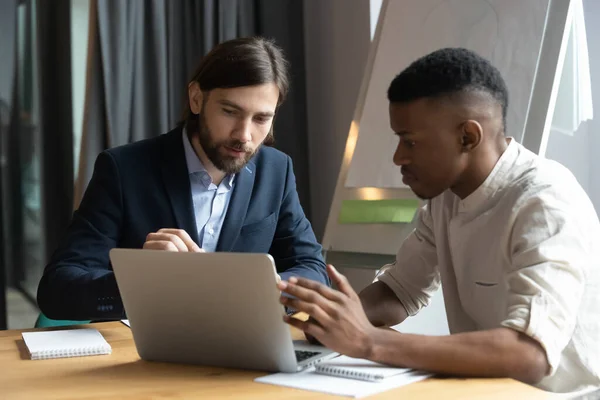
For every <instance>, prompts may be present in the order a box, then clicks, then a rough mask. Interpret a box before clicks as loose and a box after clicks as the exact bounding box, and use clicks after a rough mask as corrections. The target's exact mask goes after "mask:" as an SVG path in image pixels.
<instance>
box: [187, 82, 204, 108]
mask: <svg viewBox="0 0 600 400" xmlns="http://www.w3.org/2000/svg"><path fill="white" fill-rule="evenodd" d="M203 97H204V93H202V89H200V84H199V83H198V82H195V81H194V82H190V84H189V85H188V100H189V102H190V111H191V112H192V113H193V114H196V115H198V114H200V111H201V110H202V100H203Z"/></svg>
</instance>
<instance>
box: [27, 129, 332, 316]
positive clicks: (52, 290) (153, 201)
mask: <svg viewBox="0 0 600 400" xmlns="http://www.w3.org/2000/svg"><path fill="white" fill-rule="evenodd" d="M161 228H179V229H184V230H185V231H186V232H188V234H189V235H190V236H191V237H192V238H193V239H194V240H195V241H196V243H198V234H197V229H196V222H195V218H194V207H193V203H192V196H191V189H190V181H189V174H188V170H187V165H186V160H185V155H184V148H183V141H182V136H181V129H180V128H178V129H175V130H173V131H171V132H169V133H167V134H164V135H161V136H159V137H156V138H152V139H147V140H143V141H140V142H136V143H132V144H129V145H125V146H121V147H117V148H113V149H110V150H106V151H104V152H102V153H101V154H100V155H99V156H98V158H97V160H96V163H95V166H94V173H93V176H92V179H91V180H90V183H89V185H88V188H87V190H86V192H85V194H84V197H83V199H82V201H81V204H80V206H79V209H78V210H76V211H75V213H74V215H73V219H72V222H71V224H70V226H69V229H68V232H67V234H66V237H65V238H64V240H63V241H62V244H61V245H60V246H59V247H58V249H57V250H56V251H55V252H54V254H53V256H52V257H51V260H50V261H49V263H48V265H47V266H46V268H45V270H44V275H43V277H42V279H41V281H40V284H39V287H38V293H37V300H38V304H39V306H40V309H41V311H42V312H43V313H44V314H46V316H48V317H49V318H53V319H75V320H88V319H89V320H106V319H117V318H123V317H124V316H125V314H124V310H123V304H122V302H121V300H120V296H119V291H118V288H117V284H116V280H115V276H114V273H113V272H112V267H111V264H110V260H109V256H108V254H109V250H110V249H111V248H114V247H121V248H141V247H142V246H143V244H144V242H145V239H146V236H147V235H148V234H149V233H150V232H156V231H158V230H159V229H161ZM217 251H227V252H252V253H269V254H271V255H272V256H273V258H274V259H275V263H276V266H277V271H278V273H279V274H280V275H281V277H282V279H287V278H289V277H290V276H291V275H297V276H303V277H306V278H309V279H313V280H316V281H319V282H322V283H325V284H329V279H328V278H327V273H326V270H325V263H324V261H323V257H322V254H321V246H320V245H319V244H318V243H317V241H316V238H315V235H314V233H313V230H312V227H311V225H310V222H309V221H308V220H307V219H306V217H305V215H304V212H303V210H302V207H301V206H300V202H299V199H298V193H297V192H296V182H295V177H294V172H293V169H292V162H291V159H290V158H289V157H288V156H287V155H285V154H284V153H282V152H280V151H278V150H276V149H273V148H270V147H262V148H261V149H260V150H259V151H258V152H257V154H256V155H255V156H254V157H253V158H252V160H251V161H250V162H249V163H248V164H247V166H246V167H245V168H243V169H242V171H241V172H240V173H238V175H237V177H236V181H235V186H234V188H233V193H232V197H231V201H230V203H229V208H228V210H227V214H226V217H225V221H224V223H223V228H222V230H221V235H220V237H219V242H218V245H217ZM140 267H143V266H140ZM140 273H143V268H141V270H140ZM166 274H169V270H168V267H165V275H166Z"/></svg>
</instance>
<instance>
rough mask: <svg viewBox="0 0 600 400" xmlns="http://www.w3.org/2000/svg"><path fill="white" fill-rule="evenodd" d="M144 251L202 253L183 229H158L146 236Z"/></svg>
mask: <svg viewBox="0 0 600 400" xmlns="http://www.w3.org/2000/svg"><path fill="white" fill-rule="evenodd" d="M144 249H153V250H166V251H175V252H204V250H202V249H201V248H200V247H199V246H198V245H197V244H196V242H194V241H193V240H192V238H191V237H190V235H188V233H187V232H186V231H184V230H183V229H160V230H159V231H158V232H152V233H149V234H148V236H146V242H145V243H144Z"/></svg>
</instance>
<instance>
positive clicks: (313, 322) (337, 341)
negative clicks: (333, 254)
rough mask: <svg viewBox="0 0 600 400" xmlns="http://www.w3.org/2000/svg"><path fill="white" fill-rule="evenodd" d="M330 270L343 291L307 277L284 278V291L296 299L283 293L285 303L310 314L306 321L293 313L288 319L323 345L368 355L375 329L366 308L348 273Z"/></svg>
mask: <svg viewBox="0 0 600 400" xmlns="http://www.w3.org/2000/svg"><path fill="white" fill-rule="evenodd" d="M327 273H328V275H329V277H330V278H331V280H332V282H334V283H335V284H336V285H337V287H338V288H340V291H337V290H334V289H331V288H329V287H327V286H325V285H322V284H321V283H318V282H315V281H311V280H308V279H305V278H296V277H291V278H290V279H289V281H287V282H286V281H282V282H280V283H279V285H278V287H279V289H280V290H281V291H283V292H285V293H288V294H289V295H291V296H294V297H296V298H289V297H286V296H281V298H280V301H281V303H282V304H284V305H286V306H288V307H291V308H293V309H295V310H297V311H302V312H304V313H306V314H308V315H309V317H310V318H309V319H308V320H307V321H301V320H298V319H296V318H292V317H290V316H286V317H284V320H285V322H287V323H288V324H290V325H292V326H295V327H296V328H298V329H301V330H302V331H304V332H305V333H306V334H307V338H308V337H311V336H312V338H314V339H316V340H317V341H319V342H320V343H322V344H323V345H324V346H326V347H328V348H330V349H332V350H334V351H337V352H338V353H342V354H345V355H348V356H350V357H357V358H367V357H368V356H369V353H370V352H371V350H372V341H371V337H372V335H373V332H374V331H375V330H376V328H375V327H374V326H373V325H371V323H370V322H369V320H368V319H367V316H366V315H365V312H364V311H363V308H362V305H361V302H360V299H359V298H358V295H357V294H356V292H355V291H354V289H352V287H351V286H350V284H349V283H348V280H347V279H346V277H345V276H343V275H342V274H340V273H339V272H337V270H336V269H335V268H334V267H333V266H332V265H328V266H327Z"/></svg>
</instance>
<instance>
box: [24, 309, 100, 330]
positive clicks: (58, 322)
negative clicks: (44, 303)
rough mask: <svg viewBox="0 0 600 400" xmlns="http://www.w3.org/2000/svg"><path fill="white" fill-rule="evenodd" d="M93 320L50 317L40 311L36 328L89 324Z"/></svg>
mask: <svg viewBox="0 0 600 400" xmlns="http://www.w3.org/2000/svg"><path fill="white" fill-rule="evenodd" d="M90 322H91V321H71V320H67V319H50V318H48V317H46V316H45V315H44V314H43V313H40V315H39V316H38V318H37V320H36V321H35V327H36V328H49V327H52V326H67V325H81V324H89V323H90Z"/></svg>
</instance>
